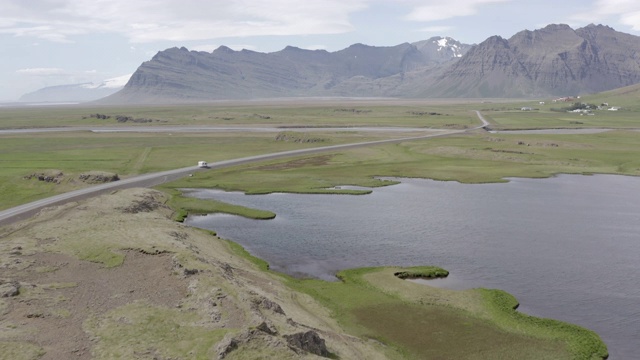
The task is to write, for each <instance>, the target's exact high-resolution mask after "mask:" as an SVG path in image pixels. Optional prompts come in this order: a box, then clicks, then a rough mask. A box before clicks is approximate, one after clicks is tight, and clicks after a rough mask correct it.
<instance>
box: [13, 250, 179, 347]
mask: <svg viewBox="0 0 640 360" xmlns="http://www.w3.org/2000/svg"><path fill="white" fill-rule="evenodd" d="M25 258H26V259H25V260H29V261H33V264H32V265H31V266H29V267H28V268H27V269H25V270H23V271H19V272H18V271H8V272H7V273H6V274H3V276H4V277H6V278H10V279H12V280H18V281H20V283H21V285H22V287H21V294H20V295H19V296H16V297H13V298H9V300H8V302H9V304H8V305H9V311H8V312H7V313H6V314H5V315H3V316H2V317H1V318H0V322H1V323H11V324H14V325H15V326H17V327H18V328H19V329H21V330H23V331H21V332H20V334H21V335H19V338H17V339H14V340H19V341H28V342H32V343H35V344H37V345H39V346H41V347H42V348H43V349H44V351H46V353H45V355H44V356H43V357H42V359H45V360H46V359H72V358H73V359H90V358H91V352H90V350H91V346H92V339H91V338H90V336H89V335H88V334H87V333H85V332H84V330H83V328H82V324H83V322H84V321H85V320H86V319H87V318H88V317H90V316H93V315H100V314H104V313H105V312H107V311H109V310H111V309H114V308H117V307H119V306H123V305H125V304H128V303H131V302H133V301H136V300H144V301H146V302H148V303H150V304H154V305H159V306H167V307H175V306H176V305H177V304H178V303H179V301H180V300H181V299H183V298H184V296H185V295H186V293H187V285H188V284H187V281H186V280H185V279H181V278H179V277H178V276H176V275H173V274H172V267H173V264H172V255H170V254H160V255H147V254H143V253H141V252H138V251H126V252H125V261H124V263H123V264H122V265H121V266H119V267H115V268H105V267H102V266H101V265H99V264H95V263H91V262H88V261H81V260H77V259H75V258H72V257H69V256H66V255H62V254H52V253H38V254H35V255H31V256H25Z"/></svg>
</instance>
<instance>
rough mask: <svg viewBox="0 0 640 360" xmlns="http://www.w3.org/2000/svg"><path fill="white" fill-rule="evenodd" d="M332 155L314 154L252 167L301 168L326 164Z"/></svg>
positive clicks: (267, 168)
mask: <svg viewBox="0 0 640 360" xmlns="http://www.w3.org/2000/svg"><path fill="white" fill-rule="evenodd" d="M332 157H333V155H322V156H314V157H309V158H304V159H296V160H291V161H287V162H283V163H279V164H273V165H265V166H260V167H256V168H254V169H255V170H286V169H295V168H301V167H303V166H321V165H327V164H328V163H329V160H331V158H332Z"/></svg>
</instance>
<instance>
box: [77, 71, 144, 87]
mask: <svg viewBox="0 0 640 360" xmlns="http://www.w3.org/2000/svg"><path fill="white" fill-rule="evenodd" d="M131 75H133V74H127V75H122V76H118V77H114V78H111V79H107V80H104V81H103V82H101V83H99V84H94V83H87V84H82V85H81V86H82V87H83V88H85V89H120V88H123V87H124V86H125V85H126V84H127V82H128V81H129V79H130V78H131Z"/></svg>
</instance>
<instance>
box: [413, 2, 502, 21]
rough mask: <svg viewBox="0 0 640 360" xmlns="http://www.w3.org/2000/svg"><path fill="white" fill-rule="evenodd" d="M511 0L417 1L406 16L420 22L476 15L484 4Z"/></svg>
mask: <svg viewBox="0 0 640 360" xmlns="http://www.w3.org/2000/svg"><path fill="white" fill-rule="evenodd" d="M509 1H511V0H448V1H442V0H426V1H420V2H419V3H416V5H415V7H414V8H413V10H412V11H411V12H410V13H409V14H408V15H407V16H406V17H405V18H406V19H407V20H411V21H420V22H429V21H438V20H446V19H451V18H454V17H460V16H469V15H474V14H475V13H477V12H478V8H479V7H480V6H483V5H487V4H495V3H502V2H509Z"/></svg>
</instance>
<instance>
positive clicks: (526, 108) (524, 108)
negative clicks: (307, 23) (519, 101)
mask: <svg viewBox="0 0 640 360" xmlns="http://www.w3.org/2000/svg"><path fill="white" fill-rule="evenodd" d="M520 110H522V111H531V108H530V107H528V106H525V107H523V108H522V109H520Z"/></svg>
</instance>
